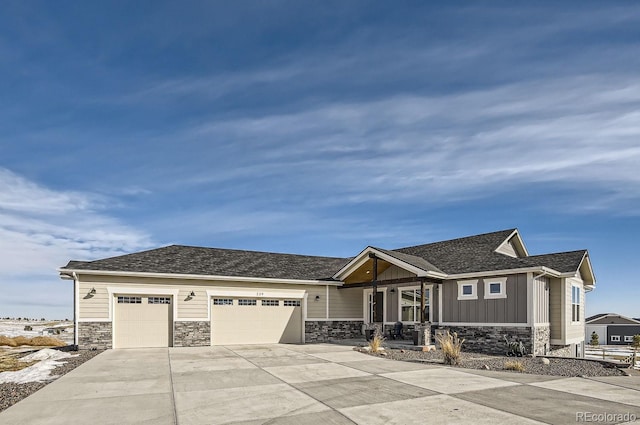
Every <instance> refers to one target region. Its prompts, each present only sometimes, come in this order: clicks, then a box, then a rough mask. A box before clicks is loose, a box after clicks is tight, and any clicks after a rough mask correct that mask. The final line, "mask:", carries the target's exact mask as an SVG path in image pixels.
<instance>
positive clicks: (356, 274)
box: [344, 258, 391, 285]
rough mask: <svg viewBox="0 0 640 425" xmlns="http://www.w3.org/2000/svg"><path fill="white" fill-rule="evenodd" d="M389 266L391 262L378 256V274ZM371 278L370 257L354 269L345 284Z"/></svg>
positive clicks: (371, 262)
mask: <svg viewBox="0 0 640 425" xmlns="http://www.w3.org/2000/svg"><path fill="white" fill-rule="evenodd" d="M389 267H391V263H389V262H387V261H384V260H382V259H380V258H378V276H380V275H381V274H382V273H383V272H384V271H385V270H387V269H388V268H389ZM367 272H368V273H367ZM372 280H373V260H372V259H371V258H370V259H368V260H367V261H366V262H365V263H363V264H362V265H361V266H360V267H358V268H357V269H355V270H354V271H353V272H352V273H351V274H350V275H349V276H348V277H347V278H345V279H344V283H345V284H347V285H348V284H349V283H354V282H371V281H372Z"/></svg>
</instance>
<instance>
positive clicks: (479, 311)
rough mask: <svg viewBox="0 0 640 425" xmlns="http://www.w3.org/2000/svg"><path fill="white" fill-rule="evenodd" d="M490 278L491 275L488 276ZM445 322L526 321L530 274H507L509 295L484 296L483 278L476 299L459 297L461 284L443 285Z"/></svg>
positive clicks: (479, 281)
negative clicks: (495, 297)
mask: <svg viewBox="0 0 640 425" xmlns="http://www.w3.org/2000/svg"><path fill="white" fill-rule="evenodd" d="M489 279H490V278H489ZM442 292H443V297H444V298H443V303H442V308H443V316H442V320H443V321H444V322H460V323H523V324H524V323H527V275H526V274H517V275H510V276H507V282H506V294H507V297H506V298H499V299H484V279H482V278H481V279H478V283H477V293H478V299H477V300H460V301H459V300H458V284H457V281H455V280H447V281H445V282H444V284H443V285H442Z"/></svg>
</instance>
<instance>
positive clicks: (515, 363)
mask: <svg viewBox="0 0 640 425" xmlns="http://www.w3.org/2000/svg"><path fill="white" fill-rule="evenodd" d="M504 369H505V370H515V371H517V372H524V370H525V367H524V364H523V363H522V362H521V361H519V360H509V361H507V362H504Z"/></svg>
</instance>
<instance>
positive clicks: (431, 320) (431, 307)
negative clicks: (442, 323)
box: [396, 285, 433, 324]
mask: <svg viewBox="0 0 640 425" xmlns="http://www.w3.org/2000/svg"><path fill="white" fill-rule="evenodd" d="M416 289H420V286H419V285H418V286H399V287H397V288H396V291H397V293H398V322H402V323H405V324H412V323H420V322H417V321H413V322H412V321H408V322H407V321H403V320H402V306H401V301H402V297H400V292H401V291H411V290H416ZM424 289H428V290H429V322H432V323H433V285H424Z"/></svg>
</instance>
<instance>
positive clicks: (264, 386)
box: [0, 344, 640, 425]
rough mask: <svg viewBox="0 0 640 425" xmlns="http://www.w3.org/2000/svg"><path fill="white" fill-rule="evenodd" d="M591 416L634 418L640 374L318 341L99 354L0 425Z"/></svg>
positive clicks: (639, 412) (565, 419) (639, 403)
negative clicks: (441, 361)
mask: <svg viewBox="0 0 640 425" xmlns="http://www.w3.org/2000/svg"><path fill="white" fill-rule="evenodd" d="M581 412H582V413H581ZM598 413H608V414H609V415H610V416H608V417H604V418H601V419H610V420H604V421H600V423H620V422H624V420H628V419H625V417H624V416H620V417H617V416H615V417H614V416H611V415H616V414H620V415H624V414H628V415H635V417H637V418H640V378H637V377H615V378H592V379H584V378H563V379H559V378H556V377H542V376H533V375H520V374H514V373H507V372H491V371H470V370H466V369H454V368H448V367H441V366H427V365H421V364H415V363H406V362H396V361H392V360H384V359H379V358H376V357H372V356H367V355H365V354H361V353H358V352H355V351H353V350H352V349H351V347H346V346H341V345H331V344H314V345H268V346H231V347H203V348H170V349H138V350H110V351H106V352H104V353H102V354H100V355H98V356H96V357H95V358H93V359H92V360H90V361H88V362H86V363H85V364H83V365H81V366H80V367H78V368H77V369H75V370H74V371H72V372H70V373H69V374H67V375H65V376H63V377H62V378H60V379H58V380H56V381H55V382H53V383H51V384H50V385H47V386H46V387H45V388H43V389H41V390H40V391H38V392H37V393H35V394H33V395H32V396H31V397H29V398H27V399H25V400H23V401H22V402H20V403H18V404H16V405H15V406H13V407H11V408H9V409H7V410H5V411H4V412H2V413H0V423H1V424H4V425H8V424H30V425H35V424H65V425H68V424H95V425H99V424H119V425H122V424H180V425H187V424H224V423H234V424H235V423H243V424H244V423H246V424H266V423H269V424H296V425H297V424H323V425H329V424H353V423H358V424H414V423H415V424H424V423H430V424H440V423H441V424H445V423H473V424H492V425H495V424H498V423H499V424H508V423H513V424H527V423H554V424H560V423H567V424H569V423H571V424H575V423H576V422H580V418H581V417H582V418H585V421H587V420H586V418H587V417H588V416H586V415H588V414H598ZM581 414H582V415H583V416H580V415H581ZM577 415H578V416H577ZM628 417H629V416H627V418H628ZM591 418H592V419H593V417H591ZM632 418H633V416H631V419H632ZM576 419H577V420H576ZM592 421H593V420H592Z"/></svg>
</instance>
